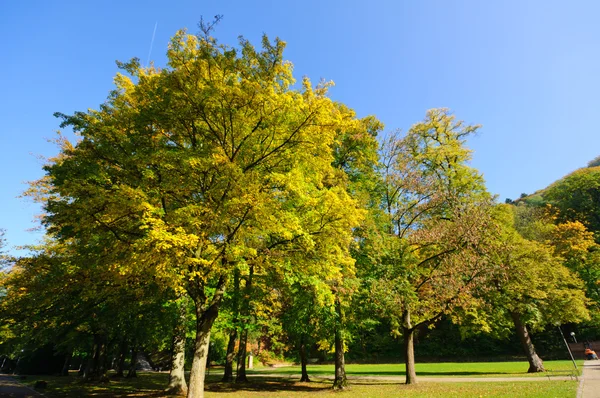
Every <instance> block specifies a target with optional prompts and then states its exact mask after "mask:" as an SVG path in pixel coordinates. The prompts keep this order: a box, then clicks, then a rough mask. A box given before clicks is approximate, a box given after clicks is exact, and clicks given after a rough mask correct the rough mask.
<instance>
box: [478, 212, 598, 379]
mask: <svg viewBox="0 0 600 398" xmlns="http://www.w3.org/2000/svg"><path fill="white" fill-rule="evenodd" d="M545 214H546V213H545V211H544V209H540V208H531V207H528V206H526V205H524V204H521V205H517V206H515V205H498V206H497V207H496V209H495V212H494V217H495V219H496V220H498V225H500V226H501V229H500V230H499V231H498V234H497V235H496V239H495V242H494V244H493V248H494V250H493V251H491V259H492V260H491V261H493V262H494V263H495V264H496V267H495V272H494V276H493V277H492V278H491V283H490V284H489V285H488V286H482V287H481V288H480V289H479V291H480V292H483V293H482V294H481V296H480V297H482V298H483V299H484V301H485V303H486V304H484V305H483V307H482V308H487V310H486V312H487V314H486V315H485V316H483V317H481V316H480V315H476V312H475V311H472V312H471V314H470V315H471V316H472V317H473V318H472V319H471V320H470V321H471V322H473V321H476V322H477V325H478V328H480V329H482V330H487V331H491V330H496V333H498V334H499V335H503V334H505V333H506V332H507V331H508V330H509V329H510V325H511V324H512V329H513V330H514V331H515V332H516V334H517V336H518V337H519V340H520V341H521V344H522V347H523V351H524V353H525V354H526V356H527V360H528V362H529V369H528V372H530V373H534V372H543V371H544V365H543V361H542V360H541V358H540V357H539V356H538V354H537V352H536V350H535V347H534V344H533V342H532V339H531V335H530V331H531V329H534V330H541V329H543V328H544V327H545V326H547V325H555V324H558V323H567V322H573V323H578V322H581V321H582V320H585V319H587V318H588V317H589V314H588V310H587V308H586V304H587V299H586V297H585V292H584V291H583V290H582V283H581V281H580V280H579V279H578V278H577V277H576V275H575V274H574V273H573V272H571V271H570V270H569V268H567V267H566V266H565V261H569V260H568V258H569V257H570V256H569V255H568V254H567V253H566V252H565V250H563V249H561V247H565V245H568V242H567V241H566V240H565V239H564V237H563V238H560V239H559V238H558V236H557V235H556V234H555V232H557V231H556V227H555V225H554V224H552V223H551V222H550V220H549V219H548V218H547V217H546V216H545ZM551 236H554V240H553V242H554V243H555V244H557V246H553V245H552V243H553V242H552V241H551V240H549V239H547V238H550V237H551ZM561 255H562V256H565V257H562V256H561Z"/></svg>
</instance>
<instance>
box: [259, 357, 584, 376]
mask: <svg viewBox="0 0 600 398" xmlns="http://www.w3.org/2000/svg"><path fill="white" fill-rule="evenodd" d="M544 366H545V367H546V369H548V370H551V371H552V372H563V371H571V370H573V363H572V362H571V361H566V360H565V361H544ZM577 366H578V367H579V369H581V367H582V366H583V360H580V361H577ZM415 367H416V370H417V377H418V376H427V377H461V376H462V377H540V376H542V377H545V376H546V373H527V369H528V368H529V364H528V363H527V362H443V363H417V364H416V365H415ZM333 372H334V368H333V365H309V366H308V373H309V375H311V374H312V375H332V374H333ZM248 373H249V374H252V373H269V374H287V375H292V374H300V367H299V366H286V367H281V368H270V367H264V368H259V369H256V370H253V371H248ZM346 373H347V374H348V376H405V372H404V364H374V365H362V364H361V365H355V364H348V365H346Z"/></svg>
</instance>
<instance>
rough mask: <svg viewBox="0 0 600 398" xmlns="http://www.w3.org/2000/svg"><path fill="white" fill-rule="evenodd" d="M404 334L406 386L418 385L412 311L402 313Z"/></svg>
mask: <svg viewBox="0 0 600 398" xmlns="http://www.w3.org/2000/svg"><path fill="white" fill-rule="evenodd" d="M402 324H403V325H402V332H403V336H404V358H405V359H404V361H405V364H406V384H416V383H417V373H416V371H415V345H414V337H415V329H414V328H413V327H412V325H411V322H410V311H409V310H405V311H404V312H403V313H402Z"/></svg>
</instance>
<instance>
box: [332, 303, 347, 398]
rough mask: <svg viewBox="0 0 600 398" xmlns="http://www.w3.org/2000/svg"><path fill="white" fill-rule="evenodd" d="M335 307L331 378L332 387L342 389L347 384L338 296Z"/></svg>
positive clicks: (341, 318) (340, 309)
mask: <svg viewBox="0 0 600 398" xmlns="http://www.w3.org/2000/svg"><path fill="white" fill-rule="evenodd" d="M335 309H336V312H337V316H338V319H337V323H336V326H335V378H334V379H333V389H335V390H342V389H344V388H346V387H347V386H348V378H347V377H346V363H345V360H344V338H343V336H342V324H343V313H342V306H341V304H340V301H339V298H336V305H335Z"/></svg>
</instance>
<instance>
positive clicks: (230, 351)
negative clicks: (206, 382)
mask: <svg viewBox="0 0 600 398" xmlns="http://www.w3.org/2000/svg"><path fill="white" fill-rule="evenodd" d="M236 340H237V330H236V329H235V326H234V328H233V329H232V330H231V331H230V332H229V342H228V343H227V355H226V357H225V369H224V371H223V378H222V379H221V381H222V382H223V383H230V382H232V381H233V360H234V359H235V342H236Z"/></svg>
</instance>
